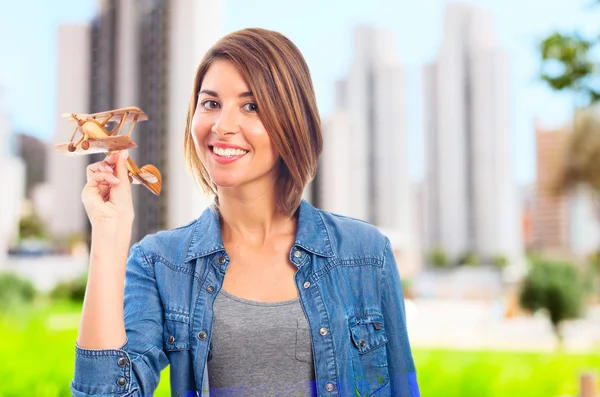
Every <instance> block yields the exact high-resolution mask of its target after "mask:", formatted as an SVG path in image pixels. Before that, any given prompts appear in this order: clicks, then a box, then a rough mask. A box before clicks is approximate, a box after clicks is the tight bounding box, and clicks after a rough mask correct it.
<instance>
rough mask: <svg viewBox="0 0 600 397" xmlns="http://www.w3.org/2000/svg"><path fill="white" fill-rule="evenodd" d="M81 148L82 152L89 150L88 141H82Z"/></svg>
mask: <svg viewBox="0 0 600 397" xmlns="http://www.w3.org/2000/svg"><path fill="white" fill-rule="evenodd" d="M81 148H82V149H83V150H88V149H89V148H90V142H89V141H83V142H81Z"/></svg>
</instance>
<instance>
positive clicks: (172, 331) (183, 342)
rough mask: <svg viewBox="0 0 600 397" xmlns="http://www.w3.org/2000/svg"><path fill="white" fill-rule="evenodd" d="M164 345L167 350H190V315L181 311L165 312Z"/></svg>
mask: <svg viewBox="0 0 600 397" xmlns="http://www.w3.org/2000/svg"><path fill="white" fill-rule="evenodd" d="M163 345H164V348H165V350H166V351H167V352H172V351H179V350H189V348H190V321H189V316H186V315H183V314H179V313H172V312H165V325H164V332H163Z"/></svg>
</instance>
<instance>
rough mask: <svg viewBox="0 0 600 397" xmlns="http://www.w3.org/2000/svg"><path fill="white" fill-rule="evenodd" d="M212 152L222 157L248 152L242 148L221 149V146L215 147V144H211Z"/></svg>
mask: <svg viewBox="0 0 600 397" xmlns="http://www.w3.org/2000/svg"><path fill="white" fill-rule="evenodd" d="M213 152H214V153H215V154H217V155H219V156H222V157H233V156H242V155H244V154H246V153H248V152H247V151H245V150H242V149H231V148H227V149H223V148H220V147H216V146H213Z"/></svg>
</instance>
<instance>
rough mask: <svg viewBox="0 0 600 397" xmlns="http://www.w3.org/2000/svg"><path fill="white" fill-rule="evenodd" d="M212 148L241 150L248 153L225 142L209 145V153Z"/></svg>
mask: <svg viewBox="0 0 600 397" xmlns="http://www.w3.org/2000/svg"><path fill="white" fill-rule="evenodd" d="M213 146H216V147H218V148H221V149H241V150H245V151H247V152H249V150H248V149H244V148H243V147H241V146H236V145H232V144H231V143H226V142H214V143H211V144H209V145H208V147H209V148H210V149H211V151H212V147H213Z"/></svg>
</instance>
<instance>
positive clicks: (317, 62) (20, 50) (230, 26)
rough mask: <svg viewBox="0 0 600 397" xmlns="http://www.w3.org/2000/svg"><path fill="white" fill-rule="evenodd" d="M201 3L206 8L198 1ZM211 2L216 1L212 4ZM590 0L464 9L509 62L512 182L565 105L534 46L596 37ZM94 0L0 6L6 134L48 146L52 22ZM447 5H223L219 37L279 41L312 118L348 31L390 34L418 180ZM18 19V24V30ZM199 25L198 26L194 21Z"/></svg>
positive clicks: (336, 75) (86, 14)
mask: <svg viewBox="0 0 600 397" xmlns="http://www.w3.org/2000/svg"><path fill="white" fill-rule="evenodd" d="M198 1H206V0H198ZM213 1H216V0H213ZM590 2H591V0H552V1H547V0H503V1H498V0H471V1H469V3H471V4H474V5H477V6H479V7H481V8H483V9H485V10H487V11H488V12H490V13H491V14H492V16H493V18H494V27H495V33H496V41H497V44H498V47H499V48H500V49H502V50H503V51H505V52H507V53H508V54H509V56H510V57H511V89H512V120H511V121H512V126H513V128H512V131H510V133H511V136H512V138H513V149H514V150H513V155H514V158H513V159H512V160H513V165H514V170H515V177H516V181H517V182H518V183H520V184H526V183H530V182H531V181H533V180H534V178H535V161H534V160H535V159H534V121H535V120H536V119H537V120H539V122H540V123H541V124H542V125H544V126H546V127H550V128H551V127H558V126H560V125H561V124H563V123H565V122H566V121H567V120H568V117H569V114H570V112H571V109H572V100H571V99H570V97H569V96H568V95H565V94H560V95H559V94H557V93H553V92H552V91H550V90H549V89H547V88H546V87H545V86H544V85H543V84H542V83H541V82H539V81H538V80H537V73H538V70H539V61H538V55H537V52H536V46H537V43H538V42H539V41H540V39H542V38H543V37H545V36H546V35H548V34H549V33H551V32H553V31H554V30H561V31H567V32H570V31H573V30H575V29H578V30H580V31H582V32H583V33H585V34H588V35H596V34H600V27H599V26H598V23H597V21H598V17H600V8H597V9H593V8H590V7H589V6H588V4H589V3H590ZM96 4H97V2H96V0H57V1H53V2H50V1H46V0H20V1H10V0H0V54H1V55H0V57H1V60H2V62H0V93H3V94H2V98H0V109H4V111H5V112H6V113H8V116H9V118H10V120H11V122H12V125H13V128H14V130H15V131H19V132H26V133H29V134H31V135H34V136H37V137H40V138H42V139H45V140H50V139H51V138H52V136H53V135H54V134H55V129H56V103H55V98H56V75H57V72H56V62H57V59H56V51H57V46H56V34H57V31H56V29H57V26H58V25H59V24H61V23H85V22H86V21H89V20H90V19H91V18H92V17H93V16H94V14H95V12H96ZM446 4H447V0H419V1H407V0H370V1H358V0H328V1H322V0H304V1H302V2H298V1H288V0H223V31H222V33H223V34H225V33H227V32H230V31H233V30H237V29H241V28H245V27H263V28H267V29H273V30H277V31H280V32H281V33H283V34H285V35H286V36H288V37H289V38H290V39H291V40H292V41H293V42H294V43H295V44H296V45H297V46H298V47H299V49H300V51H301V52H302V53H303V55H304V56H305V58H306V60H307V63H308V65H309V67H310V69H311V74H312V77H313V82H314V86H315V91H316V95H317V102H318V104H319V109H320V112H321V116H322V118H324V119H325V118H327V116H328V115H329V114H330V113H331V112H332V110H333V107H334V84H335V81H336V80H339V79H343V78H344V76H345V74H346V72H347V70H348V68H349V65H350V62H351V59H352V31H353V28H354V27H355V26H356V25H359V24H363V25H365V24H366V25H371V26H375V27H379V28H383V29H387V30H390V31H392V32H394V34H395V37H396V41H397V57H398V59H399V61H400V62H401V64H402V65H403V66H404V67H405V68H406V81H407V85H406V91H405V95H406V97H407V103H408V105H407V106H408V109H407V114H408V119H407V129H408V156H407V163H408V167H409V172H410V175H411V177H412V178H413V179H417V180H418V179H421V178H422V177H423V175H424V158H423V145H424V142H423V131H422V128H423V116H422V104H423V94H422V91H421V87H422V82H421V70H422V68H423V66H424V65H426V64H428V63H430V62H432V61H434V60H435V58H436V56H437V52H438V49H439V46H440V43H441V41H442V39H443V37H442V32H443V15H444V9H445V6H446ZM25 16H26V22H27V23H24V21H25ZM199 23H202V21H199Z"/></svg>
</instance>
